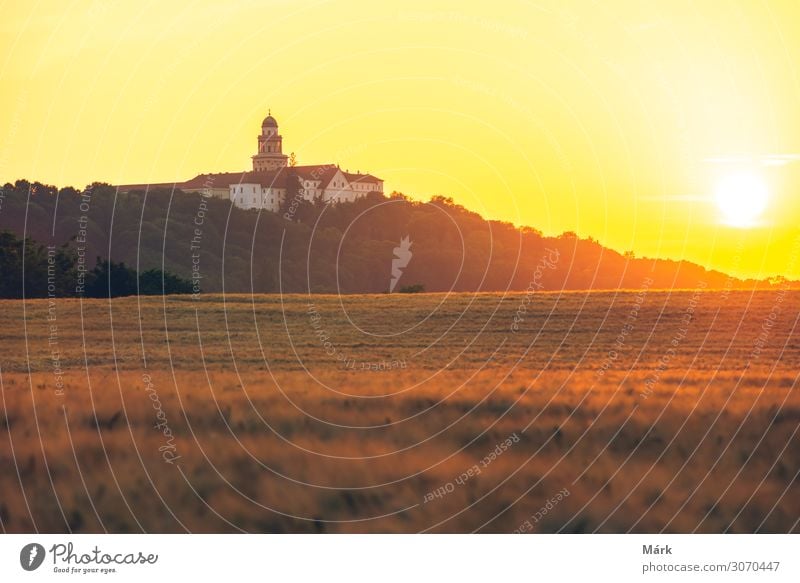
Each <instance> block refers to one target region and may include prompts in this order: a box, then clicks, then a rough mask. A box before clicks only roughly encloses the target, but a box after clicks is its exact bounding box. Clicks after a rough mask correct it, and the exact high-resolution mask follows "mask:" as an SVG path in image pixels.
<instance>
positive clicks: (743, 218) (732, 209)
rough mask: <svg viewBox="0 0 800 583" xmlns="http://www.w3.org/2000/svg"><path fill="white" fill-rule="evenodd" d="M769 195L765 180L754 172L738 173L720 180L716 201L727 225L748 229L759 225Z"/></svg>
mask: <svg viewBox="0 0 800 583" xmlns="http://www.w3.org/2000/svg"><path fill="white" fill-rule="evenodd" d="M768 199H769V194H768V191H767V186H766V184H765V183H764V180H763V179H762V178H761V177H760V176H758V175H757V174H754V173H752V172H737V173H735V174H729V175H727V176H725V177H723V178H721V179H720V181H719V182H718V183H717V187H716V191H715V201H716V203H717V207H718V209H719V211H720V213H721V215H722V220H723V222H724V223H725V224H727V225H730V226H732V227H739V228H747V227H753V226H755V225H756V224H758V220H759V218H760V217H761V215H762V214H763V213H764V210H765V209H766V208H767V201H768Z"/></svg>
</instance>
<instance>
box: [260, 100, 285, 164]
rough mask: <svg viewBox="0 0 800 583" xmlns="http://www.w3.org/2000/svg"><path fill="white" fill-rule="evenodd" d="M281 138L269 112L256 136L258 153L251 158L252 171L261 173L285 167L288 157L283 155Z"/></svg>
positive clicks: (276, 123)
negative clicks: (259, 132)
mask: <svg viewBox="0 0 800 583" xmlns="http://www.w3.org/2000/svg"><path fill="white" fill-rule="evenodd" d="M282 142H283V137H282V136H281V135H280V134H279V133H278V122H277V121H275V118H274V117H272V115H271V112H269V113H268V114H267V117H265V118H264V121H263V122H261V134H260V135H259V136H258V153H257V154H256V155H255V156H253V170H254V171H255V172H263V171H265V170H275V169H277V168H283V167H285V166H286V165H287V162H288V157H287V156H285V155H284V154H283V144H282Z"/></svg>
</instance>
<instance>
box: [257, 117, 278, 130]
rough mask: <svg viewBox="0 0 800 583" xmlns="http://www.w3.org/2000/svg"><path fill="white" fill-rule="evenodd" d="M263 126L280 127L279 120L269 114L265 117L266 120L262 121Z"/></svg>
mask: <svg viewBox="0 0 800 583" xmlns="http://www.w3.org/2000/svg"><path fill="white" fill-rule="evenodd" d="M261 127H262V128H276V127H278V122H277V121H275V118H274V117H272V115H269V114H268V115H267V117H265V118H264V121H262V122H261Z"/></svg>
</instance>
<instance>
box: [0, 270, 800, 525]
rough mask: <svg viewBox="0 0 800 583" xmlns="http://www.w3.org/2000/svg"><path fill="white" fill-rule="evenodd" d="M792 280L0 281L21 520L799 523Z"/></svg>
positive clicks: (8, 467) (5, 459) (11, 471)
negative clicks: (234, 291)
mask: <svg viewBox="0 0 800 583" xmlns="http://www.w3.org/2000/svg"><path fill="white" fill-rule="evenodd" d="M799 308H800V292H795V291H791V290H776V291H770V292H766V291H761V292H747V291H729V292H725V291H708V290H704V289H702V285H699V286H698V289H696V290H683V291H672V292H665V291H656V290H649V289H647V288H646V287H643V288H642V289H640V290H630V291H622V292H608V293H603V292H591V293H583V292H580V293H579V292H574V293H561V294H559V293H535V294H525V293H515V294H415V295H397V294H392V295H369V296H366V295H364V296H358V295H354V296H334V295H331V296H319V295H315V296H304V295H283V296H281V295H259V296H248V295H224V296H223V295H203V296H199V297H197V298H193V297H191V296H170V297H165V298H161V297H148V298H136V297H132V298H122V299H115V300H112V301H108V300H105V301H104V300H64V299H57V300H52V301H51V300H46V299H45V300H32V301H3V302H0V346H2V353H1V354H0V382H1V383H2V413H1V414H0V459H2V468H3V470H2V473H0V522H1V523H2V528H3V530H4V531H5V532H106V531H107V532H143V531H144V532H186V531H191V532H239V531H246V532H473V531H478V532H595V531H597V532H661V531H663V532H800V526H798V519H800V511H799V510H798V508H799V507H800V506H799V505H798V501H800V482H798V471H799V470H800V447H798V435H797V433H798V428H800V398H798V393H797V375H798V371H800V337H799V336H798V332H797V329H796V324H797V317H798V309H799Z"/></svg>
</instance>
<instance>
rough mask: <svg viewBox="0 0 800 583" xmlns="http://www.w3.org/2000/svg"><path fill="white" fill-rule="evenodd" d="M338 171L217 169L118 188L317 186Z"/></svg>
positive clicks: (322, 167) (350, 176) (330, 167)
mask: <svg viewBox="0 0 800 583" xmlns="http://www.w3.org/2000/svg"><path fill="white" fill-rule="evenodd" d="M339 170H340V168H339V166H337V165H336V164H315V165H306V166H290V167H288V168H278V169H277V170H262V171H258V172H218V173H216V174H198V175H197V176H195V177H194V178H191V179H189V180H186V181H185V182H158V183H151V184H122V185H120V186H118V187H117V188H118V189H119V190H120V191H121V192H128V191H131V190H155V189H157V188H167V189H175V190H202V189H204V188H227V187H228V186H230V185H231V184H260V185H261V186H267V187H273V188H286V187H287V185H291V182H290V180H291V178H290V177H293V176H299V177H300V178H302V179H303V180H318V181H320V183H321V184H320V187H321V188H326V187H327V186H328V184H329V183H330V181H331V180H332V179H333V177H334V176H335V175H336V173H337V172H338V171H339ZM342 174H344V176H345V177H346V178H347V180H348V181H349V182H367V183H370V182H383V180H381V179H380V178H377V177H376V176H372V175H371V174H358V173H352V172H345V171H343V170H342Z"/></svg>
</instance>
